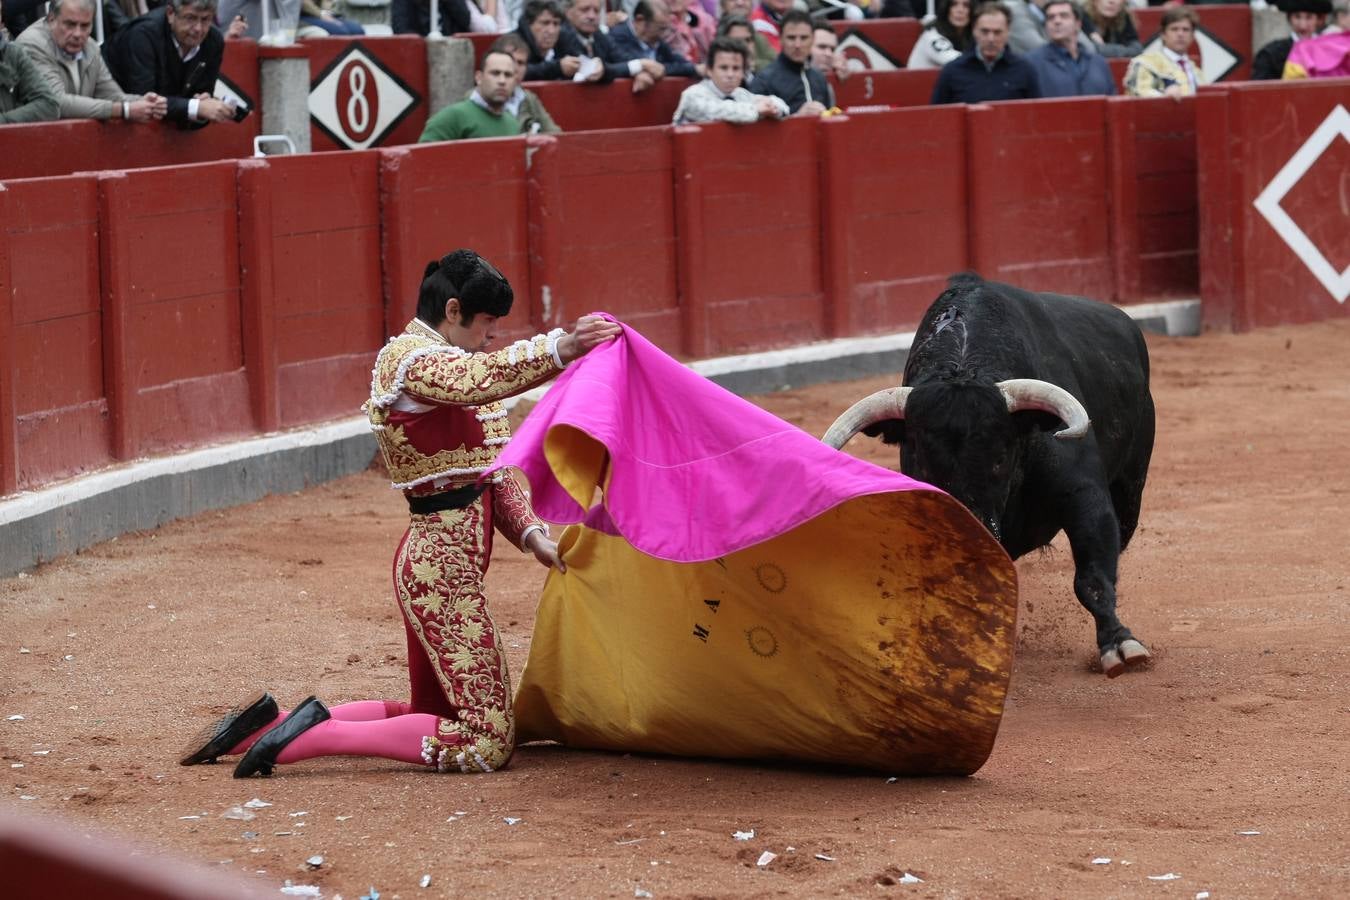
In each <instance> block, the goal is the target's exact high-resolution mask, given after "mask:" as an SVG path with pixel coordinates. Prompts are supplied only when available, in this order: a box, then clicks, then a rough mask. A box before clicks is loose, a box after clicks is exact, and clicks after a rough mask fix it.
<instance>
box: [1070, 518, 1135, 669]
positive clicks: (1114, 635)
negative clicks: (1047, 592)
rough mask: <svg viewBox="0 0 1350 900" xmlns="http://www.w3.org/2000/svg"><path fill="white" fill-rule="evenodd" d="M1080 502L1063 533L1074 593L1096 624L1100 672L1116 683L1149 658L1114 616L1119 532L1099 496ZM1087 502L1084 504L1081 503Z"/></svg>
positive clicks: (1117, 526)
mask: <svg viewBox="0 0 1350 900" xmlns="http://www.w3.org/2000/svg"><path fill="white" fill-rule="evenodd" d="M1093 493H1094V495H1093V496H1092V497H1091V498H1090V499H1088V498H1083V497H1080V498H1079V500H1080V505H1079V507H1078V509H1077V510H1076V511H1075V513H1074V514H1073V515H1072V517H1071V521H1070V525H1069V527H1067V528H1066V529H1065V531H1066V532H1067V533H1068V536H1069V545H1070V546H1071V547H1072V548H1073V562H1074V578H1073V592H1074V594H1076V595H1077V596H1078V602H1079V603H1081V604H1083V607H1084V608H1085V609H1086V610H1087V611H1088V612H1090V613H1092V618H1093V620H1094V621H1095V622H1096V624H1097V651H1098V653H1100V654H1101V663H1102V671H1103V672H1105V673H1106V676H1107V677H1108V678H1115V677H1116V676H1117V675H1119V674H1120V673H1122V672H1124V671H1125V669H1126V668H1127V667H1130V666H1134V665H1137V664H1138V663H1141V662H1143V661H1144V660H1146V659H1148V658H1149V652H1148V648H1147V647H1145V646H1144V645H1143V644H1142V643H1140V641H1138V640H1137V639H1136V638H1135V636H1134V635H1133V634H1131V633H1130V629H1128V628H1126V627H1125V626H1124V625H1123V624H1122V623H1121V621H1120V619H1119V618H1118V617H1117V616H1116V568H1117V565H1118V563H1119V561H1120V526H1119V524H1118V523H1117V521H1116V516H1115V512H1114V511H1113V509H1112V507H1111V499H1110V497H1109V496H1107V494H1106V493H1105V492H1104V491H1103V492H1100V496H1096V492H1093ZM1084 499H1087V500H1088V502H1086V503H1084V502H1082V501H1083V500H1084Z"/></svg>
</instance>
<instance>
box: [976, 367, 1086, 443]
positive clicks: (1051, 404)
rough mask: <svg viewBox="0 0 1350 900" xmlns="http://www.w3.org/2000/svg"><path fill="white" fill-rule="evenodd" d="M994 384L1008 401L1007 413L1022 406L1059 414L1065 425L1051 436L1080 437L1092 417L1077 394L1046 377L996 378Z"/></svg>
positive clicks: (1061, 437)
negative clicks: (996, 380)
mask: <svg viewBox="0 0 1350 900" xmlns="http://www.w3.org/2000/svg"><path fill="white" fill-rule="evenodd" d="M997 387H998V389H999V390H1000V391H1002V392H1003V396H1004V398H1005V399H1006V400H1007V401H1008V412H1010V413H1015V412H1017V411H1018V410H1023V409H1039V410H1041V411H1042V412H1048V413H1053V414H1054V415H1057V416H1059V418H1060V419H1061V420H1062V421H1063V422H1064V424H1065V425H1066V426H1068V427H1066V428H1063V429H1061V430H1059V431H1056V432H1055V437H1057V438H1060V439H1061V440H1063V439H1065V438H1081V437H1083V436H1084V435H1085V434H1087V430H1088V426H1089V425H1091V424H1092V420H1091V419H1089V418H1088V414H1087V410H1086V409H1084V408H1083V404H1081V403H1079V402H1078V398H1077V397H1075V396H1074V395H1073V394H1070V393H1069V392H1068V391H1066V390H1064V388H1062V387H1059V386H1058V385H1054V384H1051V383H1050V382H1048V381H1038V380H1036V379H1035V378H1012V379H1009V380H1008V381H1000V382H999V383H998V385H997Z"/></svg>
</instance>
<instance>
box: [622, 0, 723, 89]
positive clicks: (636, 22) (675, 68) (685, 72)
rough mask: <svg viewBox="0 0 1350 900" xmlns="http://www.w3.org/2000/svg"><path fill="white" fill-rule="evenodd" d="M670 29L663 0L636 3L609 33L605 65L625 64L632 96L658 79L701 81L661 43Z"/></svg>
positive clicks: (694, 70) (693, 69) (687, 63)
mask: <svg viewBox="0 0 1350 900" xmlns="http://www.w3.org/2000/svg"><path fill="white" fill-rule="evenodd" d="M669 26H670V8H669V7H668V6H666V4H665V0H638V2H637V6H635V7H633V14H632V15H631V16H629V18H628V21H627V22H624V23H623V24H622V25H619V26H618V27H616V28H613V29H611V30H610V32H609V38H610V44H611V48H610V56H609V58H608V59H607V60H606V62H610V63H627V64H628V67H629V68H628V71H629V72H630V73H631V74H632V76H633V93H637V92H638V91H645V90H646V89H647V88H649V87H651V86H652V85H654V84H656V82H658V81H660V80H661V79H662V78H665V77H666V76H669V75H673V76H675V77H677V78H702V77H703V75H702V73H700V72H699V70H698V68H697V67H695V66H694V64H693V63H691V62H690V61H689V60H687V59H685V58H684V57H683V56H681V55H680V54H679V53H676V52H675V51H674V50H673V49H671V46H670V45H669V44H667V43H666V42H665V41H663V40H661V35H662V34H664V33H665V30H666V28H668V27H669Z"/></svg>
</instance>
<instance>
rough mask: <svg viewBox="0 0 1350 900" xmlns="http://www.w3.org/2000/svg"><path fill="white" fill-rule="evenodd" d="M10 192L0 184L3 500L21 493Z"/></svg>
mask: <svg viewBox="0 0 1350 900" xmlns="http://www.w3.org/2000/svg"><path fill="white" fill-rule="evenodd" d="M8 201H9V191H7V190H6V189H5V186H4V185H3V184H0V496H3V495H4V494H12V493H14V491H15V490H17V489H18V484H19V477H18V470H19V460H18V443H17V440H16V438H15V412H14V379H15V377H16V376H17V375H18V365H17V363H16V361H15V358H14V288H13V283H12V281H11V276H10V262H9V256H10V254H9V231H8V229H7V228H5V227H4V224H5V223H7V222H12V221H14V219H13V218H12V213H10V211H9V202H8Z"/></svg>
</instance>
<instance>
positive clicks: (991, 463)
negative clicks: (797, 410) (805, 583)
mask: <svg viewBox="0 0 1350 900" xmlns="http://www.w3.org/2000/svg"><path fill="white" fill-rule="evenodd" d="M903 384H904V387H899V388H891V389H888V390H885V391H880V392H878V393H876V394H873V395H872V396H870V397H867V398H865V399H863V400H861V401H859V402H858V403H856V404H854V406H853V407H852V408H850V409H849V410H848V412H846V413H844V414H843V415H842V416H840V417H839V419H838V420H837V421H836V422H835V423H834V425H832V426H831V427H830V430H829V431H828V432H827V433H826V435H825V442H826V443H828V444H830V445H831V446H834V447H842V446H843V445H844V443H846V442H847V441H848V439H849V438H851V437H852V436H853V435H854V434H856V433H857V432H858V431H863V432H864V433H866V434H868V435H871V436H873V437H876V436H878V435H880V436H881V437H882V438H883V439H884V440H885V442H886V443H888V444H899V445H900V446H901V470H902V471H903V472H904V473H905V474H906V475H909V476H910V477H912V478H916V479H918V480H920V481H925V482H928V483H929V484H933V485H936V486H937V487H940V488H942V489H943V490H945V491H947V492H948V493H950V494H951V495H952V496H953V497H955V498H956V499H957V500H960V501H961V502H962V503H963V504H965V506H966V508H967V509H969V510H970V511H971V512H972V513H974V514H975V515H976V516H977V517H978V518H979V519H980V520H981V521H982V522H984V524H985V527H987V528H988V529H989V531H990V532H991V533H992V534H993V535H994V536H995V537H996V538H998V540H999V541H1000V543H1002V544H1003V547H1004V549H1005V550H1007V551H1008V554H1009V555H1010V556H1012V557H1013V558H1014V559H1016V558H1017V557H1020V556H1022V555H1023V554H1025V553H1027V552H1028V551H1031V550H1034V549H1036V548H1038V547H1044V546H1045V545H1047V544H1049V543H1050V541H1051V540H1053V539H1054V537H1055V535H1057V534H1058V533H1059V532H1060V531H1061V530H1062V531H1064V532H1065V533H1066V534H1068V536H1069V544H1070V545H1071V547H1072V548H1073V560H1074V567H1075V573H1074V583H1073V587H1074V593H1075V594H1077V596H1078V600H1079V602H1080V603H1082V604H1083V606H1084V607H1085V608H1086V609H1087V610H1088V612H1090V613H1092V618H1093V619H1094V620H1096V624H1097V647H1098V650H1099V651H1100V653H1101V661H1102V669H1103V671H1105V672H1106V674H1107V675H1110V676H1111V677H1115V676H1116V675H1119V674H1120V673H1121V672H1122V671H1124V670H1125V668H1126V666H1128V665H1131V664H1133V663H1136V662H1140V661H1142V660H1144V659H1147V658H1148V655H1149V652H1148V650H1147V649H1146V648H1145V647H1144V645H1143V644H1142V643H1140V642H1139V641H1138V640H1136V639H1135V638H1134V636H1133V635H1132V634H1131V633H1130V630H1129V629H1128V628H1126V627H1125V626H1124V625H1122V624H1121V622H1120V619H1119V618H1117V616H1116V567H1117V564H1118V562H1119V559H1120V553H1121V551H1122V550H1124V549H1125V546H1126V545H1127V544H1128V543H1129V541H1130V537H1131V535H1133V534H1134V529H1135V525H1136V524H1138V521H1139V502H1140V497H1141V495H1142V494H1143V491H1144V480H1145V478H1146V477H1147V476H1148V463H1149V457H1150V456H1151V454H1152V452H1153V430H1154V422H1153V398H1152V396H1151V395H1150V394H1149V387H1148V347H1147V346H1146V345H1145V343H1144V338H1143V335H1142V334H1140V332H1139V328H1138V326H1136V325H1135V324H1134V322H1133V321H1131V319H1130V318H1129V316H1127V315H1125V313H1123V312H1121V311H1120V310H1118V309H1116V308H1115V307H1112V306H1107V305H1105V304H1102V303H1096V302H1094V301H1091V300H1085V299H1083V298H1081V297H1069V296H1063V295H1060V294H1048V293H1034V292H1031V291H1024V290H1021V289H1020V288H1016V287H1012V286H1009V285H1006V284H998V283H996V282H988V281H984V280H983V279H980V278H979V277H977V276H971V275H960V276H956V277H954V278H953V279H952V280H951V282H950V287H948V289H947V290H946V291H944V292H943V294H942V295H941V296H940V297H938V299H937V300H936V301H934V303H933V305H932V306H930V307H929V308H928V311H927V312H926V313H925V314H924V317H923V321H922V322H921V323H920V324H919V328H918V331H916V332H915V335H914V342H913V345H912V348H911V350H910V353H909V359H908V361H907V362H906V364H905V375H904V381H903Z"/></svg>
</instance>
